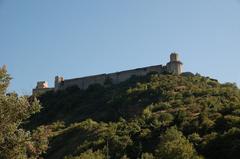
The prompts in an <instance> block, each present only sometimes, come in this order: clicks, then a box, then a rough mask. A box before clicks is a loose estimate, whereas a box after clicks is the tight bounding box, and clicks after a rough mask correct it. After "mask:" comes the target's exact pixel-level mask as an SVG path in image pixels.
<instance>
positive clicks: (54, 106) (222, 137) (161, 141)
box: [27, 74, 240, 159]
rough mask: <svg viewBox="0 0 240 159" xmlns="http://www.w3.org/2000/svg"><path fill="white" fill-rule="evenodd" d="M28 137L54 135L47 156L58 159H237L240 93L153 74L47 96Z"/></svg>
mask: <svg viewBox="0 0 240 159" xmlns="http://www.w3.org/2000/svg"><path fill="white" fill-rule="evenodd" d="M39 99H40V101H41V103H42V106H43V109H42V111H41V112H40V113H39V114H37V115H35V116H33V117H32V118H31V121H30V123H28V125H27V127H28V128H29V129H31V128H35V127H37V126H40V125H45V126H46V127H48V128H49V129H51V130H52V137H51V139H50V149H49V150H48V152H47V153H46V155H45V156H44V157H45V158H49V159H58V158H64V157H65V158H71V159H72V158H74V159H77V158H78V159H82V158H84V159H87V158H96V159H98V158H99V159H101V158H107V157H109V158H116V159H120V158H124V157H125V158H131V159H135V158H143V159H152V158H163V159H172V158H179V159H181V158H182V159H188V158H189V159H190V158H209V159H216V158H218V159H227V158H231V159H235V158H238V156H239V155H240V91H239V89H238V88H237V87H236V86H235V85H234V84H231V83H226V84H220V83H219V82H217V81H216V80H213V79H210V78H207V77H201V76H199V75H196V76H184V75H182V76H174V75H158V74H149V75H147V76H143V77H132V78H131V79H129V80H127V81H125V82H123V83H120V84H118V85H112V84H111V83H110V82H109V83H106V85H105V86H104V87H103V86H100V85H92V86H91V87H89V88H88V89H87V90H85V91H83V90H79V89H78V88H76V87H72V88H69V89H67V90H64V91H59V92H49V93H46V94H44V95H42V96H40V97H39Z"/></svg>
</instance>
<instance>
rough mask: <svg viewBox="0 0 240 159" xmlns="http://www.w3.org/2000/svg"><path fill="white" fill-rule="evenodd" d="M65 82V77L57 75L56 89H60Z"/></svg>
mask: <svg viewBox="0 0 240 159" xmlns="http://www.w3.org/2000/svg"><path fill="white" fill-rule="evenodd" d="M63 82H64V79H63V77H60V76H55V81H54V88H55V91H56V90H59V89H60V88H61V86H62V84H63Z"/></svg>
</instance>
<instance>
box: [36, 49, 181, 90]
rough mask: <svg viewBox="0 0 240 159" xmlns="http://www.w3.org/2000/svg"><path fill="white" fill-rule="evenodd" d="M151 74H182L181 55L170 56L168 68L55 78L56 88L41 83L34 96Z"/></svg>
mask: <svg viewBox="0 0 240 159" xmlns="http://www.w3.org/2000/svg"><path fill="white" fill-rule="evenodd" d="M150 72H157V73H159V74H161V73H163V72H169V73H173V74H176V75H178V74H181V73H182V62H180V60H179V55H178V54H176V53H172V54H171V55H170V62H168V63H167V65H166V66H163V65H156V66H149V67H143V68H138V69H133V70H127V71H121V72H115V73H109V74H100V75H93V76H87V77H81V78H74V79H66V80H64V78H63V77H59V76H56V77H55V86H54V88H48V85H47V82H45V81H40V82H38V83H37V87H36V88H35V89H33V94H42V93H45V92H47V91H49V90H54V91H58V90H64V89H66V88H68V87H71V86H78V87H79V88H80V89H87V88H88V87H89V86H90V85H92V84H101V85H103V84H104V83H105V81H106V80H107V79H110V80H111V82H112V83H113V84H117V83H120V82H123V81H125V80H127V79H129V78H130V77H131V76H133V75H135V76H144V75H147V74H148V73H150Z"/></svg>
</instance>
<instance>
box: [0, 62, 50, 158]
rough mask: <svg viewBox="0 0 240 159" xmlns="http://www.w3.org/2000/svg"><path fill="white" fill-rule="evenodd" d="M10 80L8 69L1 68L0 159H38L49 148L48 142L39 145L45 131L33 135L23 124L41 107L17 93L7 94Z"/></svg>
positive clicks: (35, 101)
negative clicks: (22, 126) (38, 140)
mask: <svg viewBox="0 0 240 159" xmlns="http://www.w3.org/2000/svg"><path fill="white" fill-rule="evenodd" d="M10 79H11V78H10V76H9V74H7V70H6V67H5V66H4V67H2V68H0V128H1V129H0V158H1V159H10V158H12V159H15V158H18V159H22V158H36V157H38V156H39V155H40V154H41V153H42V152H44V151H45V150H46V148H47V146H46V144H47V142H44V143H41V144H40V145H39V144H37V139H38V138H39V133H40V132H45V131H43V130H42V129H41V131H40V129H39V130H36V131H35V132H34V133H31V132H29V131H25V130H24V129H23V128H21V124H22V123H23V121H24V120H26V119H27V118H29V117H30V115H31V114H33V113H36V112H38V111H39V110H40V105H39V102H38V101H37V100H36V99H34V100H32V101H31V102H30V101H29V100H28V99H27V98H26V97H18V96H17V94H15V93H12V94H6V90H7V87H8V85H9V82H10ZM33 134H34V135H33ZM35 139H36V140H35ZM34 140H35V141H34ZM43 144H44V145H45V146H43ZM36 145H38V146H36Z"/></svg>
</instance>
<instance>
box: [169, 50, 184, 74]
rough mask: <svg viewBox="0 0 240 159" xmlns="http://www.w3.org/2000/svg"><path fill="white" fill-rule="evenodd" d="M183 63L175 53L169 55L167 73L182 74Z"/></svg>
mask: <svg viewBox="0 0 240 159" xmlns="http://www.w3.org/2000/svg"><path fill="white" fill-rule="evenodd" d="M182 66H183V63H182V62H181V61H180V58H179V55H178V54H177V53H172V54H171V55H170V62H168V63H167V72H169V73H172V74H176V75H179V74H181V73H182Z"/></svg>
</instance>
